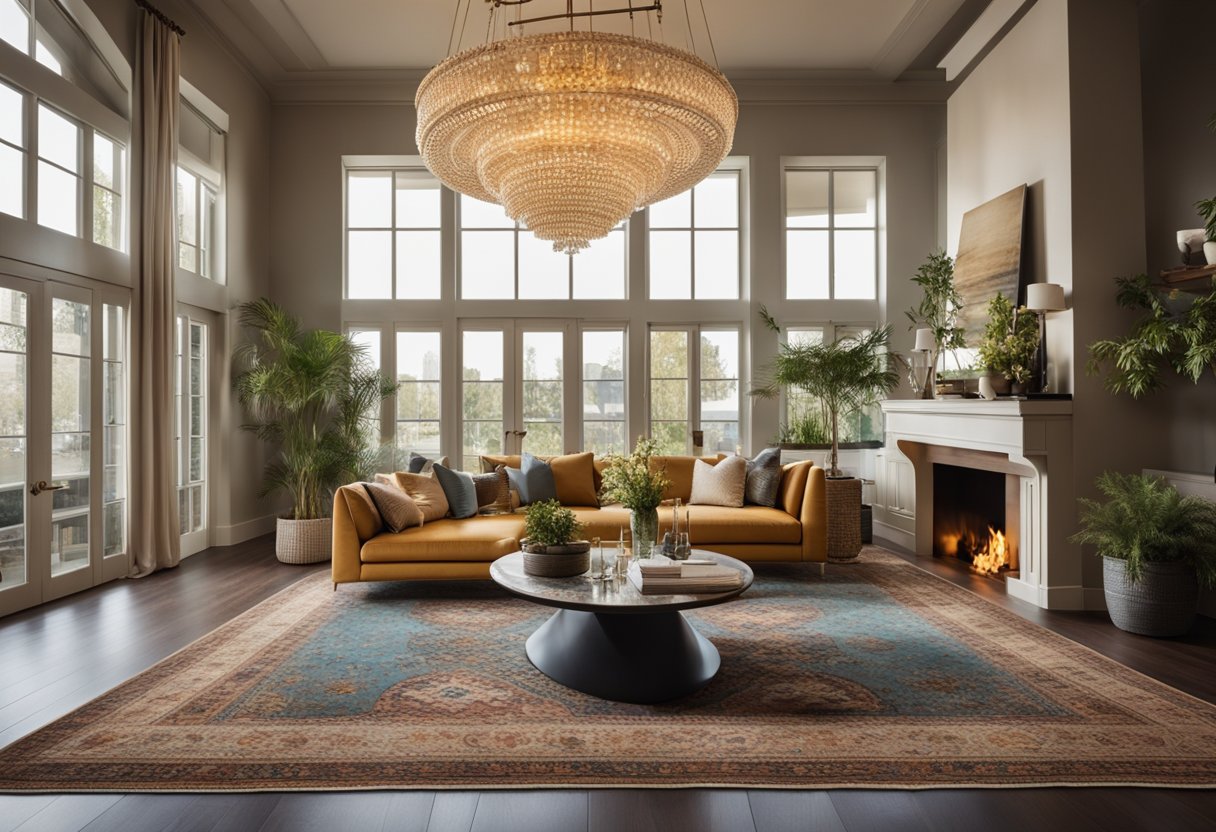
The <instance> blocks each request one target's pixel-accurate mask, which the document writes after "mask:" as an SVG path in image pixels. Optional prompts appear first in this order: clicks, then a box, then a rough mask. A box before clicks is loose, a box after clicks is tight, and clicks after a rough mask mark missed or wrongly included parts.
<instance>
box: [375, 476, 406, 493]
mask: <svg viewBox="0 0 1216 832" xmlns="http://www.w3.org/2000/svg"><path fill="white" fill-rule="evenodd" d="M373 479H374V480H375V481H376V482H378V483H380V484H381V485H391V486H392V487H393V488H397V489H398V490H400V489H399V488H398V487H397V478H396V477H394V476H393V475H392V474H376V476H375V477H373Z"/></svg>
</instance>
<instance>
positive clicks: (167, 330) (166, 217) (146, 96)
mask: <svg viewBox="0 0 1216 832" xmlns="http://www.w3.org/2000/svg"><path fill="white" fill-rule="evenodd" d="M140 16H141V18H142V20H141V23H140V42H139V56H138V59H137V74H138V77H137V80H136V85H135V86H136V91H135V94H136V99H137V103H136V111H137V125H138V127H137V129H136V130H134V131H132V132H133V133H134V134H135V138H136V139H137V140H138V142H139V147H138V149H137V152H138V153H139V157H138V158H139V164H140V173H141V177H140V178H141V182H142V188H141V191H140V197H141V202H140V205H139V210H138V214H137V216H136V220H135V232H136V234H135V238H134V244H135V254H136V257H137V258H138V260H137V263H138V267H137V275H136V283H135V286H136V288H135V299H134V301H135V306H136V315H135V328H134V338H135V340H134V342H133V343H132V345H131V380H132V382H133V384H132V389H133V391H134V394H135V401H134V402H133V404H134V414H133V415H134V418H133V420H132V433H131V437H132V442H131V468H132V471H131V473H132V482H131V484H132V494H131V496H132V500H131V555H132V562H131V575H132V577H141V576H143V575H149V574H151V573H153V572H155V571H156V570H158V569H167V568H169V567H173V566H177V564H178V563H179V562H180V561H181V539H180V536H179V532H178V522H177V468H176V465H175V462H174V453H175V450H176V444H177V443H176V441H175V437H174V435H173V427H174V422H173V416H172V414H173V405H174V402H173V357H174V352H175V351H174V348H173V346H174V345H173V337H174V327H175V324H176V314H177V293H176V292H175V291H174V285H173V281H174V275H175V263H176V259H177V258H176V250H175V249H176V234H175V223H174V217H175V216H176V207H175V205H174V201H175V200H174V196H175V181H176V166H177V108H178V87H179V83H178V76H179V73H180V70H181V38H180V36H179V35H178V33H177V32H175V31H174V30H173V29H172V28H170V26H168V25H166V24H165V23H164V22H163V21H161V20H159V19H157V17H156V16H154V15H153V13H151V12H149V11H147V10H145V11H143V12H142V13H141V15H140Z"/></svg>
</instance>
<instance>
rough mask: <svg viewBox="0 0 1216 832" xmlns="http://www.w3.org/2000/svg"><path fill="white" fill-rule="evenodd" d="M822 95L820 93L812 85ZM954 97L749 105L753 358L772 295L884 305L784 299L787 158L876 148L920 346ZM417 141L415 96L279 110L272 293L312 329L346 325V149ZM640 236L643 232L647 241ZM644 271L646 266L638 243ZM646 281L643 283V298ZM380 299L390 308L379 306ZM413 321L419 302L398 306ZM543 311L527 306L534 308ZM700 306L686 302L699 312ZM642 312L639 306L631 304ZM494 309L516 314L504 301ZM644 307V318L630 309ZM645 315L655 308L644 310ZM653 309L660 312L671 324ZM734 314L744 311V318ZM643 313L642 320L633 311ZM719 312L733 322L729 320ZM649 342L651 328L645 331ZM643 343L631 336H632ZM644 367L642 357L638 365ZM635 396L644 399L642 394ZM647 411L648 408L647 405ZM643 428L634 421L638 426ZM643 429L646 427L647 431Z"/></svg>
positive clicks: (836, 314) (893, 274)
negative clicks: (949, 101)
mask: <svg viewBox="0 0 1216 832" xmlns="http://www.w3.org/2000/svg"><path fill="white" fill-rule="evenodd" d="M812 95H813V93H812ZM943 119H944V105H943V104H942V103H941V102H940V101H935V100H928V101H926V100H881V101H863V100H858V101H846V102H840V101H835V102H830V101H826V100H823V101H803V102H789V101H784V102H781V103H763V104H760V103H752V104H749V103H745V104H744V105H743V106H742V107H741V113H740V118H739V125H738V129H737V131H736V135H735V144H734V149H733V150H732V152H731V155H732V156H744V157H747V158H748V161H749V181H750V197H751V198H750V213H751V222H750V226H751V248H750V251H751V259H750V271H751V276H752V279H751V297H750V300H751V304H750V312H746V311H745V314H746V316H747V317H749V318H750V320H748V321H744V323H745V324H747V325H749V326H750V329H751V331H750V338H751V341H750V350H751V353H752V363H753V366H754V367H761V366H763V364H764V363H765V362H766V361H768V359H769V358H771V357H772V355H773V354H774V353H775V351H776V346H777V336H776V335H774V334H773V333H771V332H768V331H767V330H764V329H763V328H762V327H759V326H758V318H757V317H756V315H755V310H756V308H757V307H758V306H759V305H760V304H765V305H767V307H768V308H769V310H770V311H772V312H773V313H774V314H775V315H776V316H777V318H778V319H779V320H781V321H783V322H808V323H809V322H813V321H828V320H832V321H837V322H848V321H858V320H873V319H874V318H875V317H879V318H881V317H882V313H881V311H880V309H881V305H880V304H875V303H868V304H866V303H847V302H837V303H836V304H835V305H831V304H824V303H822V302H808V301H801V302H787V301H783V300H782V298H781V294H782V271H781V270H782V259H781V245H782V237H781V230H780V228H781V222H782V206H781V159H782V157H783V156H816V157H840V156H868V157H884V158H885V160H886V163H885V170H886V192H887V211H886V215H887V247H886V252H887V274H888V281H887V290H886V291H887V294H888V297H887V306H886V308H887V309H888V310H889V316H890V318H891V320H892V321H894V322H895V324H896V330H895V345H896V348H897V349H898V348H907V347H910V346H911V335H910V334H909V333H908V332H907V327H906V324H905V322H904V318H903V312H902V310H903V309H905V308H907V307H909V306H911V304H912V302H913V300H914V296H913V293H912V292H911V284H910V283H909V281H908V278H909V277H910V276H911V275H912V273H913V272H915V270H916V267H917V266H918V265H919V264H920V263H921V262H922V261H923V260H924V258H925V256H926V255H927V254H928V253H929V252H930V251H931V250H932V249H933V248H934V247H935V245H936V244H937V240H938V236H939V230H938V222H937V217H938V208H939V204H940V203H942V202H943V200H942V199H941V197H940V195H939V185H938V178H939V165H938V152H939V146H940V144H941V142H942V139H943V135H944V123H943ZM415 153H417V149H416V147H415V144H414V111H413V108H412V107H411V106H408V105H405V104H400V103H396V104H384V103H325V104H307V103H280V104H277V105H276V106H275V107H274V118H273V153H272V161H271V170H272V188H271V193H272V199H273V204H272V210H271V215H272V219H271V241H272V246H271V251H272V255H271V257H272V260H271V273H272V277H273V290H272V291H273V297H274V298H275V299H276V300H278V301H279V302H281V303H283V304H284V305H286V306H288V307H289V308H291V309H293V310H294V311H296V312H297V313H298V314H300V315H301V317H302V318H303V320H304V321H305V323H306V324H307V325H309V326H324V327H331V328H336V327H339V326H340V325H341V324H342V321H343V312H342V302H341V286H342V190H341V188H342V157H343V155H408V154H415ZM635 242H636V240H635ZM631 263H632V268H633V269H635V270H639V269H640V268H641V266H642V263H643V258H642V254H641V252H640V250H636V249H635V250H634V252H633V254H632V256H631ZM639 288H640V287H639V284H638V283H637V282H636V279H634V282H633V283H632V287H631V291H632V292H633V293H634V296H635V297H638V296H640V294H641V292H640V291H639ZM377 305H381V306H382V304H377ZM389 305H390V306H395V308H396V309H397V310H399V313H400V317H399V318H398V319H400V320H404V319H405V317H406V316H407V315H408V314H409V306H410V304H408V303H402V302H390V304H389ZM711 307H712V304H710V305H707V306H704V307H696V309H697V310H702V311H703V313H704V314H703V315H700V316H698V313H697V312H693V313H691V315H689V314H684V312H680V313H679V315H678V316H677V317H676V318H675V320H681V321H683V320H711V319H715V318H714V316H715V315H717V314H718V313H717V312H716V311H715V310H712V309H711ZM529 308H530V310H531V311H529V312H527V313H525V312H522V311H521V312H520V313H519V314H520V315H524V314H535V309H536V306H535V305H529ZM688 308H689V307H685V309H688ZM632 309H634V310H635V311H636V307H632ZM492 314H497V315H499V316H502V315H508V316H509V315H512V314H515V313H514V312H512V311H510V310H506V309H504V305H503V304H501V303H498V304H494V311H493V313H492ZM554 314H556V315H559V316H567V317H583V316H586V317H604V316H605V315H612V314H616V312H615V307H613V306H612V304H611V303H610V302H588V303H582V304H580V303H578V302H574V303H561V304H560V305H559V306H557V307H556V308H555V312H554ZM630 314H634V313H630ZM637 314H640V315H642V316H643V318H642V319H643V320H645V319H646V318H645V316H646V315H649V314H651V313H650V312H649V311H646V310H644V311H642V312H640V313H637ZM662 314H663V313H655V314H654V319H662V317H661V316H662ZM727 314H733V315H734V318H735V319H736V320H737V319H738V318H739V317H740V313H737V312H735V313H727ZM633 319H634V320H637V319H638V318H637V317H634V318H633ZM718 319H721V318H718ZM635 335H636V336H638V337H640V334H639V333H635ZM640 343H641V342H639V341H638V340H636V338H635V339H634V340H633V344H634V345H638V344H640ZM638 369H639V370H640V365H639V367H638ZM634 404H637V403H636V402H635V403H634ZM744 407H745V408H750V409H751V418H750V439H749V441H750V447H752V448H756V449H758V448H760V447H763V445H764V444H765V443H766V442H768V441H769V440H771V439H772V438H773V436H774V435H775V434H776V431H777V425H778V412H777V405H776V403H775V402H768V401H760V400H745V401H744ZM634 412H635V413H639V411H637V410H635V411H634ZM635 428H636V426H635ZM635 432H636V429H635Z"/></svg>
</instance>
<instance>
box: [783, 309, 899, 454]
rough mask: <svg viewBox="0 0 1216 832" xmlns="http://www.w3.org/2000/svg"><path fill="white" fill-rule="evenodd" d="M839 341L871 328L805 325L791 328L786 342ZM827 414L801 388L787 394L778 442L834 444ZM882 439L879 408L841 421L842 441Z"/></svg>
mask: <svg viewBox="0 0 1216 832" xmlns="http://www.w3.org/2000/svg"><path fill="white" fill-rule="evenodd" d="M828 331H830V332H831V337H832V338H834V339H836V340H841V339H843V338H851V337H856V336H861V335H867V334H869V332H870V329H869V327H861V326H830V325H829V326H827V327H825V326H803V327H788V328H786V330H785V335H786V342H787V343H789V344H791V345H793V344H822V343H823V339H824V338H825V337H828ZM831 439H832V437H831V431H830V429H829V427H828V417H827V412H826V411H825V410H824V407H823V404H822V402H820V401H819V399H817V398H815V397H814V396H811V395H808V394H807V393H805V392H803V391H802V390H799V389H797V388H789V389H787V390H786V391H785V421H784V422H783V423H782V425H781V428H780V433H779V434H778V436H777V437H776V441H778V442H791V443H797V444H803V445H815V444H822V443H825V442H830V441H831ZM881 439H882V409H881V408H880V407H879V406H878V405H877V404H875V405H871V406H870V407H867V408H863V409H862V410H860V411H859V412H857V413H853V414H851V415H850V416H848V417H847V418H842V419H841V422H840V441H841V442H867V441H875V440H881Z"/></svg>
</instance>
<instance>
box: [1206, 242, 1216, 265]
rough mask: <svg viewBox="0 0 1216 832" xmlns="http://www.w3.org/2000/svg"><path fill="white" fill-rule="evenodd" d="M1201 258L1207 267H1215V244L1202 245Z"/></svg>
mask: <svg viewBox="0 0 1216 832" xmlns="http://www.w3.org/2000/svg"><path fill="white" fill-rule="evenodd" d="M1203 256H1204V258H1205V259H1207V261H1208V265H1209V266H1216V242H1212V243H1204V244H1203Z"/></svg>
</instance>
